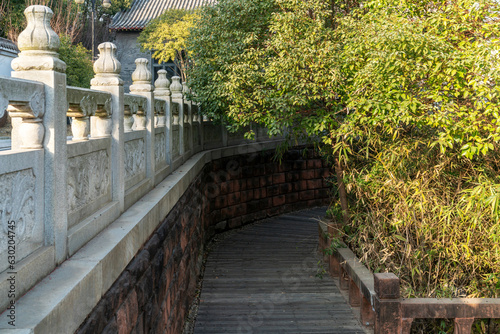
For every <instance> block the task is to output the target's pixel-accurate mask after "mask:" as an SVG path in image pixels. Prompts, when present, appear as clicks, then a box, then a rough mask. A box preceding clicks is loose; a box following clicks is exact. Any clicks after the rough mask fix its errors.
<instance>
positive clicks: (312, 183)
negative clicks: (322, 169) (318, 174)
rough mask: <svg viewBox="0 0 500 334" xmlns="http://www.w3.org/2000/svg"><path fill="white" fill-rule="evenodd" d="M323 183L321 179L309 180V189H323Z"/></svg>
mask: <svg viewBox="0 0 500 334" xmlns="http://www.w3.org/2000/svg"><path fill="white" fill-rule="evenodd" d="M322 185H323V181H322V180H321V179H315V180H307V189H319V188H322Z"/></svg>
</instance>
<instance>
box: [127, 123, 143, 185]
mask: <svg viewBox="0 0 500 334" xmlns="http://www.w3.org/2000/svg"><path fill="white" fill-rule="evenodd" d="M144 133H145V131H134V132H129V133H127V136H126V139H125V166H124V167H125V189H129V188H130V187H132V186H134V185H136V184H137V183H139V182H140V181H142V180H143V179H144V178H145V177H146V141H145V138H144Z"/></svg>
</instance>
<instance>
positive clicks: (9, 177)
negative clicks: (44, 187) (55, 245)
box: [0, 169, 35, 245]
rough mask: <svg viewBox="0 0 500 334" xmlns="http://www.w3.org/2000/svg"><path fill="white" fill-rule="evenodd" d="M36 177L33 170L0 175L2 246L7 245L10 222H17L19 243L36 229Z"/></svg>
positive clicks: (0, 238) (0, 235) (0, 242)
mask: <svg viewBox="0 0 500 334" xmlns="http://www.w3.org/2000/svg"><path fill="white" fill-rule="evenodd" d="M34 196H35V175H33V170H32V169H24V170H21V171H17V172H13V173H6V174H3V175H0V222H1V224H2V229H1V232H2V233H0V245H6V244H7V234H8V221H12V220H13V221H15V226H16V227H15V234H16V239H17V242H21V241H23V240H26V239H29V238H30V237H31V236H32V233H33V229H34V228H35V200H34Z"/></svg>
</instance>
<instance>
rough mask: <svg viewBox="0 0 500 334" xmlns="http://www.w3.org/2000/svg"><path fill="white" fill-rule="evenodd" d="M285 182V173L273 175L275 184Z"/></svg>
mask: <svg viewBox="0 0 500 334" xmlns="http://www.w3.org/2000/svg"><path fill="white" fill-rule="evenodd" d="M284 182H285V173H278V174H274V175H273V184H280V183H284Z"/></svg>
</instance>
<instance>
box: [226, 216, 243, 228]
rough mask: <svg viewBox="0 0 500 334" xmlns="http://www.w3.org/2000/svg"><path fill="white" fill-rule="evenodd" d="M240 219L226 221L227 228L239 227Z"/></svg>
mask: <svg viewBox="0 0 500 334" xmlns="http://www.w3.org/2000/svg"><path fill="white" fill-rule="evenodd" d="M241 222H242V221H241V217H236V218H231V219H229V220H228V222H227V223H228V225H229V228H236V227H240V226H241Z"/></svg>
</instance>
